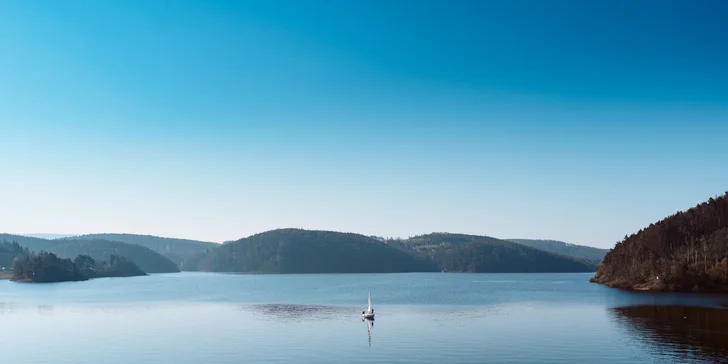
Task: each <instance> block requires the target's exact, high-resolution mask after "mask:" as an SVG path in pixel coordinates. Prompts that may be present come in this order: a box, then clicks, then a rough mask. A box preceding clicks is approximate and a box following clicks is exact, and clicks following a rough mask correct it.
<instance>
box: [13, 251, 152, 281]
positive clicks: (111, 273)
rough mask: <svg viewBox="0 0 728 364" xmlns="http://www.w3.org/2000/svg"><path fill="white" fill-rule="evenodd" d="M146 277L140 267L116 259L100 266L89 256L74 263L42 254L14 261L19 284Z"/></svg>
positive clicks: (15, 277) (101, 263) (19, 257)
mask: <svg viewBox="0 0 728 364" xmlns="http://www.w3.org/2000/svg"><path fill="white" fill-rule="evenodd" d="M144 275H146V273H144V272H143V271H142V270H141V269H140V268H139V267H138V266H137V265H136V264H134V263H133V262H131V261H129V260H128V259H126V258H124V257H117V256H115V255H112V256H110V257H109V261H108V262H105V261H104V262H99V261H96V260H95V259H93V258H91V257H89V256H87V255H79V256H78V257H76V259H74V260H71V259H68V258H66V259H62V258H59V257H58V256H56V255H55V254H53V253H48V252H40V253H38V254H36V253H28V254H24V255H19V256H17V257H15V259H14V260H13V280H14V281H17V282H35V283H53V282H71V281H85V280H87V279H92V278H102V277H134V276H144Z"/></svg>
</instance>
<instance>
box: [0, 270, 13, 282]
mask: <svg viewBox="0 0 728 364" xmlns="http://www.w3.org/2000/svg"><path fill="white" fill-rule="evenodd" d="M12 279H13V273H12V272H0V280H12Z"/></svg>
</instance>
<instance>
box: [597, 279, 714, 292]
mask: <svg viewBox="0 0 728 364" xmlns="http://www.w3.org/2000/svg"><path fill="white" fill-rule="evenodd" d="M589 283H596V284H601V285H604V286H607V287H609V288H614V289H619V290H623V291H628V292H649V293H694V294H718V295H726V296H728V286H722V287H720V288H705V287H697V288H693V289H671V288H669V287H668V286H666V285H664V284H657V283H627V282H621V281H619V282H604V281H600V280H598V279H596V278H595V277H592V278H590V279H589Z"/></svg>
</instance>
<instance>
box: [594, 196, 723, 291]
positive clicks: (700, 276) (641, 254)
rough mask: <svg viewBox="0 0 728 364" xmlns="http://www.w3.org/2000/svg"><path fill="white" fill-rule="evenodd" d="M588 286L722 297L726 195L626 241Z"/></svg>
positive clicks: (669, 219)
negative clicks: (708, 293) (710, 293)
mask: <svg viewBox="0 0 728 364" xmlns="http://www.w3.org/2000/svg"><path fill="white" fill-rule="evenodd" d="M592 281H593V282H597V283H604V284H607V285H609V286H612V287H620V288H628V289H638V290H668V291H728V193H727V194H726V195H723V196H720V197H718V198H711V199H709V200H708V201H707V202H704V203H701V204H699V205H697V206H695V207H693V208H691V209H689V210H687V211H684V212H678V213H677V214H675V215H672V216H670V217H667V218H665V219H663V220H661V221H659V222H657V223H654V224H650V226H648V227H646V228H644V229H642V230H640V231H639V232H637V233H635V234H632V235H630V236H626V237H625V238H624V240H623V241H621V242H619V243H617V245H616V246H615V247H614V248H613V249H612V250H611V251H610V252H609V253H607V255H606V256H605V257H604V261H603V263H602V264H601V265H600V267H599V270H598V271H597V274H596V275H595V276H594V278H592Z"/></svg>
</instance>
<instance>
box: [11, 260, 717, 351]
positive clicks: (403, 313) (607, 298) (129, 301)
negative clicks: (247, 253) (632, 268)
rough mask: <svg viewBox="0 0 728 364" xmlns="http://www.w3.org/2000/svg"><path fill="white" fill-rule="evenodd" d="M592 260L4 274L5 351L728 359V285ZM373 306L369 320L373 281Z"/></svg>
mask: <svg viewBox="0 0 728 364" xmlns="http://www.w3.org/2000/svg"><path fill="white" fill-rule="evenodd" d="M590 276H591V275H590V274H453V273H426V274H363V275H233V274H206V273H181V274H169V275H152V276H148V277H137V278H117V279H97V280H91V281H88V282H73V283H60V284H45V285H41V284H18V283H12V282H8V281H0V353H2V361H3V363H5V362H7V363H28V364H33V363H59V364H66V363H67V364H71V363H73V364H81V363H112V364H116V363H119V364H121V363H136V362H139V363H175V364H186V363H223V364H228V363H304V364H308V363H580V364H581V363H723V362H726V363H728V310H725V309H723V308H721V304H722V303H726V302H728V299H727V298H726V297H720V296H698V295H656V294H647V293H641V294H636V293H628V292H623V291H618V290H613V289H608V288H606V287H603V286H600V285H596V284H590V283H588V282H587V280H588V278H589V277H590ZM369 285H371V286H372V300H373V306H374V307H375V311H376V312H377V319H376V321H375V322H374V323H373V324H372V323H371V322H362V320H361V319H360V314H361V311H362V310H363V309H364V308H365V307H366V298H367V297H366V295H367V287H368V286H369Z"/></svg>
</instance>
